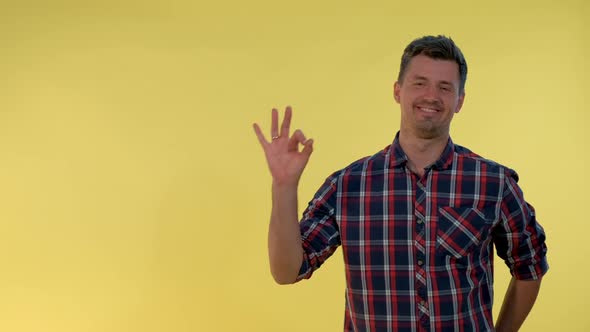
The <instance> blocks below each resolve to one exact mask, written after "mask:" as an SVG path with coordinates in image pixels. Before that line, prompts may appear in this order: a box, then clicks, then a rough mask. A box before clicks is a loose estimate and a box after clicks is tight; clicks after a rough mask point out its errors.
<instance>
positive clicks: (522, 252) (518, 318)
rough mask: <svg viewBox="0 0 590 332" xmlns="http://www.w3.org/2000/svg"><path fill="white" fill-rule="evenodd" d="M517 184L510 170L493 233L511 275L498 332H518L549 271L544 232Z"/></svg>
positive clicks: (497, 328)
mask: <svg viewBox="0 0 590 332" xmlns="http://www.w3.org/2000/svg"><path fill="white" fill-rule="evenodd" d="M517 181H518V176H517V175H516V173H515V172H514V171H512V170H509V171H508V172H507V173H506V179H505V182H504V185H505V188H504V191H503V198H502V204H501V223H500V224H499V225H498V227H496V228H495V230H494V232H493V236H494V243H495V245H496V250H497V253H498V255H499V256H500V257H502V259H504V261H505V262H506V265H508V267H509V268H510V273H511V274H512V280H511V281H510V285H509V286H508V290H507V291H506V296H505V297H504V303H503V304H502V308H501V309H500V315H499V316H498V320H497V322H496V330H497V331H499V332H504V331H518V329H519V328H520V326H521V325H522V324H523V322H524V320H525V319H526V317H527V315H528V314H529V312H530V311H531V309H532V307H533V305H534V303H535V300H536V298H537V294H538V293H539V288H540V286H541V278H542V277H543V275H544V274H545V273H546V272H547V270H548V269H549V266H548V264H547V259H546V253H547V246H546V245H545V232H544V230H543V227H541V225H540V224H539V223H538V222H537V220H536V216H535V210H534V208H533V207H532V206H531V205H530V204H528V203H527V202H526V201H525V200H524V196H523V193H522V190H521V189H520V187H519V186H518V185H517Z"/></svg>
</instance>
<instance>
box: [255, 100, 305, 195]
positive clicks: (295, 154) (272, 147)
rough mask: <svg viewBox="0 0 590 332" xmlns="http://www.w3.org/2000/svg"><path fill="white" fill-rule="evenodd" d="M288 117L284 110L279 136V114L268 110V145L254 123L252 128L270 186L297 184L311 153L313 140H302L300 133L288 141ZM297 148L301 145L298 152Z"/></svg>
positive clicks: (258, 127)
mask: <svg viewBox="0 0 590 332" xmlns="http://www.w3.org/2000/svg"><path fill="white" fill-rule="evenodd" d="M291 115H292V110H291V107H289V106H287V108H286V109H285V117H284V118H283V122H282V124H281V128H280V132H279V113H278V111H277V110H276V109H273V110H272V123H271V128H270V137H271V141H270V142H269V141H268V140H267V139H266V138H265V137H264V134H263V133H262V130H261V129H260V126H259V125H258V124H257V123H255V124H254V131H255V132H256V136H257V137H258V141H259V142H260V145H261V146H262V149H263V150H264V154H265V156H266V162H267V164H268V168H269V170H270V174H271V175H272V178H273V182H274V184H275V185H280V186H282V185H297V184H298V183H299V179H300V178H301V174H302V173H303V170H304V169H305V166H306V165H307V162H308V161H309V156H310V155H311V153H312V151H313V140H312V139H306V138H305V136H304V135H303V132H302V131H301V130H299V129H297V130H295V132H293V135H292V136H290V137H289V129H290V126H291ZM299 144H301V145H303V150H302V151H299Z"/></svg>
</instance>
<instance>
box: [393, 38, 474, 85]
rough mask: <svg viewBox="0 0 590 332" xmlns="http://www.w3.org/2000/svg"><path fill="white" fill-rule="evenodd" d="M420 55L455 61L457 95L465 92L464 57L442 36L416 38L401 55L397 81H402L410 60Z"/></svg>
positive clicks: (465, 71) (451, 41) (465, 66)
mask: <svg viewBox="0 0 590 332" xmlns="http://www.w3.org/2000/svg"><path fill="white" fill-rule="evenodd" d="M420 54H422V55H426V56H427V57H429V58H432V59H438V60H453V61H455V62H456V63H457V64H458V65H459V79H460V86H459V93H464V92H465V81H466V80H467V62H466V61H465V57H464V56H463V53H462V52H461V50H460V49H459V47H458V46H457V45H456V44H455V42H454V41H453V40H452V39H451V38H449V37H446V36H442V35H438V36H424V37H421V38H417V39H414V41H412V42H411V43H410V44H409V45H408V46H407V47H406V49H405V50H404V54H403V55H402V61H401V64H400V68H399V76H398V77H397V80H398V81H400V82H401V81H402V79H403V77H404V74H405V73H406V69H407V67H408V64H409V63H410V60H412V58H413V57H415V56H417V55H420Z"/></svg>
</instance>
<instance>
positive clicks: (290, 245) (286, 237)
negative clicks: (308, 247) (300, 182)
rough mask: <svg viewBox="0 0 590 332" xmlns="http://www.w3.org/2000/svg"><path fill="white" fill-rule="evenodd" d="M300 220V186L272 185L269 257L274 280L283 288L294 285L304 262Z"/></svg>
mask: <svg viewBox="0 0 590 332" xmlns="http://www.w3.org/2000/svg"><path fill="white" fill-rule="evenodd" d="M297 216H298V214H297V185H281V184H276V183H273V185H272V212H271V217H270V226H269V228H268V255H269V260H270V271H271V273H272V276H273V278H274V280H275V281H276V282H277V283H278V284H281V285H284V284H291V283H294V282H295V280H296V279H297V275H298V273H299V269H300V268H301V264H302V262H303V247H302V243H301V233H300V230H299V222H298V220H297Z"/></svg>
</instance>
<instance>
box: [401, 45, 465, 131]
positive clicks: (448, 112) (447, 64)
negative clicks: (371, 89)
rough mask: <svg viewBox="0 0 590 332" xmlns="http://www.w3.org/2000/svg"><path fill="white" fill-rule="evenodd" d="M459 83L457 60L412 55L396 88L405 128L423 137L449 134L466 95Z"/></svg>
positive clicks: (403, 128)
mask: <svg viewBox="0 0 590 332" xmlns="http://www.w3.org/2000/svg"><path fill="white" fill-rule="evenodd" d="M459 87H460V78H459V65H458V64H457V63H456V62H455V61H452V60H435V59H432V58H429V57H427V56H425V55H417V56H415V57H413V58H412V60H410V63H409V64H408V66H407V68H406V72H405V75H404V76H403V77H402V81H401V82H395V85H394V89H393V90H394V97H395V100H396V101H397V102H398V103H399V104H400V107H401V112H402V118H401V128H402V130H405V131H407V132H408V133H411V134H413V135H415V136H416V137H418V138H423V139H431V138H436V137H441V136H443V135H444V136H446V135H448V133H449V127H450V124H451V120H452V119H453V115H454V114H455V113H458V112H459V110H461V106H463V99H464V98H465V95H464V93H460V92H459Z"/></svg>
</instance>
